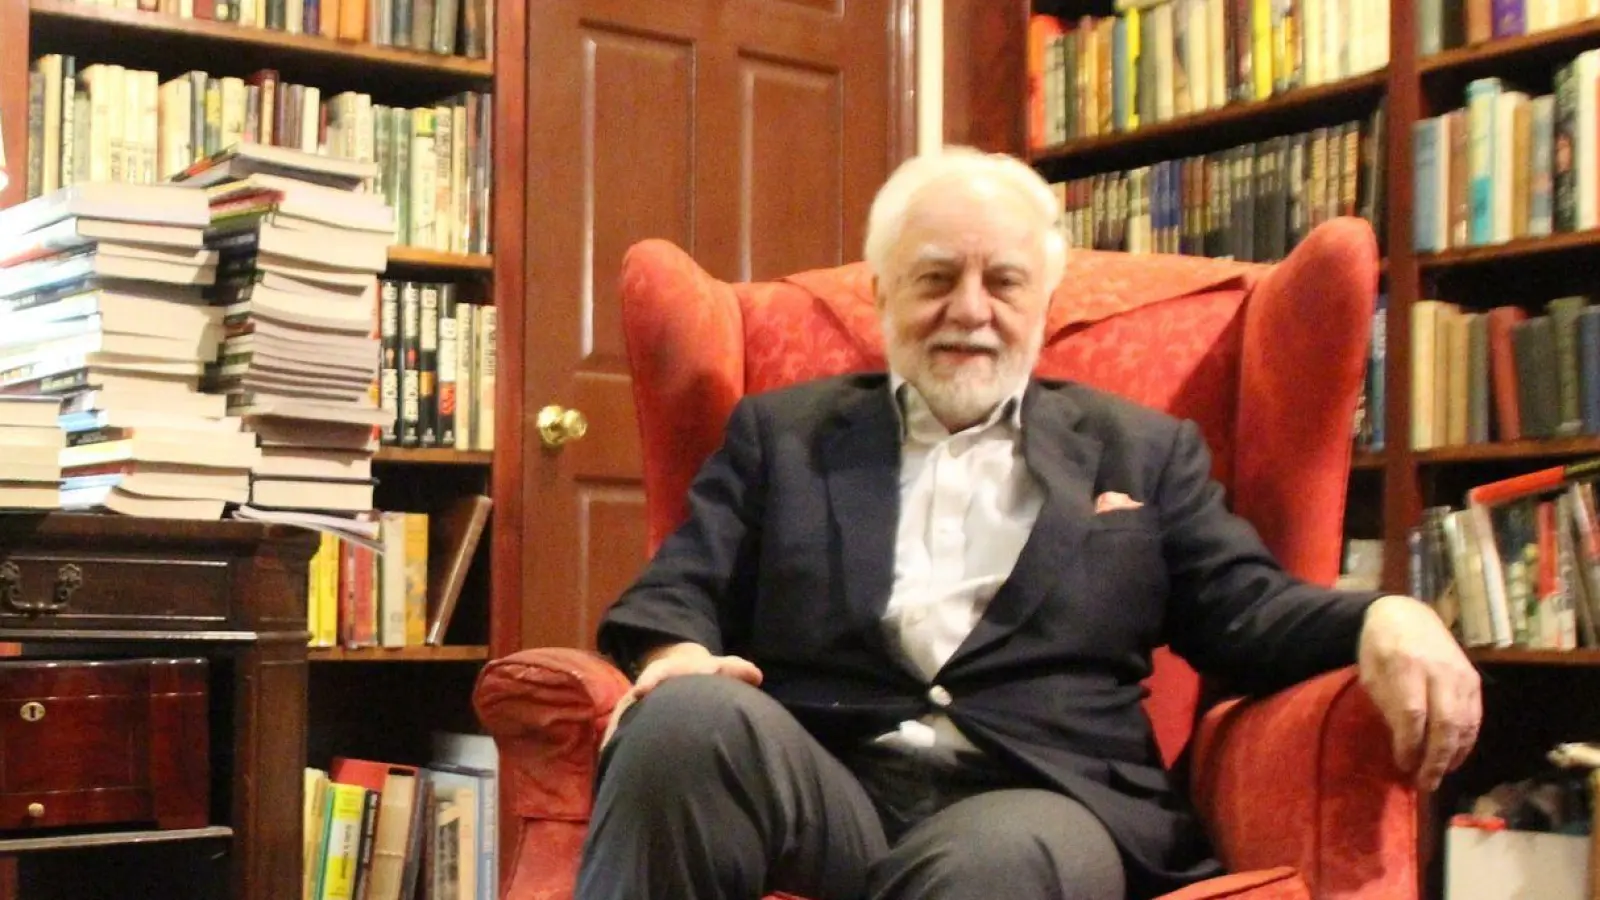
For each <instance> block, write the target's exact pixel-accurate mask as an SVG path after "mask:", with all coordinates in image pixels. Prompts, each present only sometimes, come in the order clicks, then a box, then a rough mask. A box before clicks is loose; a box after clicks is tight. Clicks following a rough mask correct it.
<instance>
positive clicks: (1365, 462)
mask: <svg viewBox="0 0 1600 900" xmlns="http://www.w3.org/2000/svg"><path fill="white" fill-rule="evenodd" d="M1384 459H1385V457H1384V454H1383V452H1382V451H1379V452H1376V453H1374V452H1372V451H1370V450H1357V451H1356V453H1355V455H1354V456H1352V457H1351V458H1350V468H1352V469H1354V470H1356V471H1362V472H1371V471H1382V470H1383V465H1384Z"/></svg>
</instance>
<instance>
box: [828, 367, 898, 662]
mask: <svg viewBox="0 0 1600 900" xmlns="http://www.w3.org/2000/svg"><path fill="white" fill-rule="evenodd" d="M893 402H894V401H893V398H892V397H891V396H890V394H889V390H888V386H887V381H886V380H885V379H881V378H878V379H871V380H863V382H862V383H861V389H860V390H859V391H858V392H857V393H856V395H855V396H853V397H851V398H850V399H848V400H847V401H845V403H844V404H842V405H841V407H840V409H839V413H838V419H837V420H836V422H835V425H834V428H833V430H832V431H831V432H829V433H828V434H827V435H826V436H825V437H824V438H823V442H822V447H821V450H822V454H821V461H822V467H823V471H824V478H825V481H826V484H827V490H828V508H829V510H830V512H831V513H832V520H833V521H832V526H833V528H832V530H833V534H832V535H831V537H832V545H833V548H834V550H835V552H837V553H838V554H839V558H840V560H841V562H842V566H841V574H842V577H843V579H844V584H845V598H846V602H847V603H848V604H849V606H850V608H851V610H852V612H853V613H855V614H857V615H863V616H868V617H870V618H871V619H872V620H873V621H874V622H876V621H877V620H878V619H881V618H882V617H883V612H884V609H885V607H886V606H887V605H888V602H889V592H890V591H891V590H892V589H893V587H894V545H895V534H896V530H897V527H898V523H899V518H900V420H899V418H898V417H897V416H896V415H895V411H894V407H893V405H892V404H893ZM871 633H873V634H878V633H879V629H877V628H876V627H874V628H872V629H871Z"/></svg>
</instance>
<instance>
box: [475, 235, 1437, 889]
mask: <svg viewBox="0 0 1600 900" xmlns="http://www.w3.org/2000/svg"><path fill="white" fill-rule="evenodd" d="M1377 268H1378V260H1377V251H1376V246H1375V243H1374V241H1373V238H1372V233H1371V230H1370V229H1369V227H1368V226H1367V225H1366V223H1364V222H1362V221H1360V220H1357V219H1339V220H1335V221H1332V222H1329V223H1325V224H1323V225H1322V226H1320V227H1319V228H1317V229H1316V230H1315V231H1313V233H1312V234H1311V235H1310V237H1309V238H1308V239H1307V240H1306V241H1305V242H1303V243H1302V244H1301V245H1300V247H1299V248H1297V249H1296V250H1295V251H1294V253H1293V254H1292V255H1291V256H1290V257H1289V258H1288V259H1287V260H1285V261H1284V262H1282V263H1280V264H1277V265H1274V266H1260V265H1249V264H1242V263H1234V262H1227V261H1216V260H1204V259H1195V258H1186V257H1176V256H1130V255H1126V254H1120V253H1100V252H1090V251H1083V252H1075V253H1074V254H1073V255H1072V257H1071V261H1070V264H1069V266H1068V270H1067V277H1066V280H1065V283H1064V284H1063V286H1062V288H1061V290H1060V291H1059V292H1058V295H1057V297H1056V298H1055V301H1054V302H1053V303H1052V304H1051V309H1050V314H1049V318H1048V323H1047V337H1046V342H1045V348H1044V351H1043V356H1042V358H1041V361H1040V363H1039V366H1038V370H1037V371H1038V373H1039V374H1041V375H1043V376H1047V377H1056V378H1070V379H1076V380H1079V381H1083V382H1087V383H1090V384H1093V385H1096V386H1099V387H1103V388H1107V389H1110V390H1113V391H1116V392H1118V393H1120V394H1123V395H1125V396H1128V397H1131V398H1133V399H1135V400H1137V401H1140V402H1142V403H1145V404H1148V405H1150V406H1154V407H1157V408H1161V409H1166V410H1169V411H1171V412H1172V413H1174V414H1176V415H1179V416H1184V417H1187V418H1191V419H1194V420H1195V421H1196V422H1197V423H1198V424H1199V425H1200V427H1201V429H1202V431H1203V432H1204V434H1205V436H1206V439H1207V441H1208V443H1209V444H1210V447H1211V449H1212V451H1213V455H1214V458H1215V468H1216V472H1215V474H1216V476H1217V478H1218V479H1219V480H1220V481H1222V483H1223V484H1225V485H1227V486H1228V488H1229V496H1230V497H1231V498H1232V503H1233V508H1234V509H1235V511H1237V512H1238V513H1240V514H1241V515H1243V516H1245V517H1246V518H1248V519H1249V520H1250V521H1251V522H1252V523H1253V524H1254V525H1255V526H1256V528H1257V529H1258V531H1259V532H1260V533H1261V535H1262V537H1263V538H1264V540H1265V541H1266V543H1267V546H1268V547H1270V548H1271V549H1272V550H1273V551H1274V552H1275V553H1276V554H1277V555H1278V557H1279V559H1281V560H1282V561H1283V563H1284V565H1285V566H1286V567H1287V568H1288V569H1289V570H1291V571H1293V572H1294V573H1296V574H1298V575H1300V576H1301V577H1304V578H1308V579H1311V580H1314V581H1318V582H1322V583H1329V582H1331V581H1332V579H1333V578H1334V576H1335V575H1336V574H1337V572H1338V566H1339V554H1340V532H1341V529H1342V523H1343V510H1344V503H1345V481H1346V478H1347V477H1348V473H1349V465H1350V452H1351V450H1350V430H1351V422H1352V419H1353V415H1354V408H1355V403H1356V398H1357V394H1358V392H1359V386H1360V383H1361V377H1362V371H1363V366H1364V360H1365V356H1366V346H1367V335H1368V332H1369V330H1370V317H1371V314H1372V310H1373V300H1374V295H1375V291H1376V283H1377ZM622 296H623V304H624V306H623V324H624V329H625V331H626V335H627V344H628V354H629V362H630V365H631V369H632V373H633V378H634V396H635V401H636V408H637V414H638V420H639V424H640V429H641V432H642V436H643V446H644V465H645V473H644V477H645V488H646V499H647V506H648V514H649V540H650V549H651V550H652V551H653V550H654V549H655V547H656V546H657V545H658V544H659V543H660V541H661V540H662V538H663V537H664V536H665V535H666V534H667V533H668V532H670V531H671V529H672V528H674V527H675V526H676V524H677V523H678V522H679V521H681V519H682V517H683V514H684V503H683V501H684V495H685V492H686V489H687V486H688V484H689V482H690V480H691V478H692V477H693V475H694V473H695V471H696V470H697V468H698V467H699V465H700V463H701V462H702V460H704V459H705V458H706V457H707V456H708V455H709V454H710V453H711V452H712V451H713V450H714V449H715V447H716V446H717V444H718V442H719V441H720V439H721V434H722V427H723V426H722V423H724V422H725V421H726V419H727V416H728V414H729V412H730V411H731V410H732V408H733V404H734V402H735V401H736V400H737V398H738V397H739V396H741V395H743V394H745V393H754V392H759V391H764V390H769V389H772V388H776V387H780V386H783V385H787V384H790V383H793V382H795V381H799V380H803V379H808V378H814V377H821V376H825V375H831V374H837V373H840V372H846V371H855V370H865V369H878V370H881V369H882V368H883V366H884V360H883V351H882V337H881V334H880V331H879V326H878V318H877V314H876V312H875V311H874V308H873V304H872V298H871V290H870V276H869V273H868V272H867V270H866V268H865V267H864V265H862V264H859V263H857V264H853V265H847V266H843V267H839V268H835V269H828V270H820V271H812V272H805V273H801V274H797V275H793V276H790V277H787V278H783V279H780V280H778V281H775V282H769V283H759V284H739V285H730V284H726V283H723V282H720V281H717V280H716V279H714V278H712V277H711V276H709V275H708V274H707V273H706V272H704V271H703V270H702V269H701V268H700V267H699V266H698V265H696V264H695V262H694V261H693V260H691V259H690V258H689V257H688V256H687V255H685V254H684V253H683V252H682V251H681V250H679V249H678V248H677V247H674V246H672V245H671V244H667V243H665V242H661V241H646V242H644V243H641V244H639V245H637V246H635V247H633V248H632V249H631V250H630V251H629V253H628V255H627V258H626V259H625V260H624V262H623V273H622ZM1149 687H1150V689H1151V692H1150V695H1149V698H1148V700H1147V701H1146V707H1147V710H1148V712H1149V714H1150V716H1151V718H1152V720H1153V722H1154V724H1155V727H1156V732H1157V737H1158V740H1159V743H1160V745H1161V749H1162V752H1163V754H1164V756H1165V757H1166V759H1167V761H1168V763H1169V764H1170V763H1171V762H1172V761H1173V759H1175V758H1176V757H1177V755H1178V753H1179V752H1180V751H1181V750H1182V749H1183V748H1184V746H1185V745H1186V744H1187V743H1188V742H1189V741H1190V740H1191V739H1192V740H1193V741H1194V744H1195V746H1194V751H1195V753H1194V760H1193V763H1194V764H1193V767H1192V778H1191V788H1192V791H1193V796H1194V799H1195V802H1196V804H1197V805H1198V807H1199V809H1200V811H1201V813H1202V816H1203V818H1204V820H1205V821H1206V822H1207V823H1208V827H1209V828H1210V830H1211V831H1210V833H1211V838H1212V841H1213V843H1214V845H1215V847H1216V849H1217V851H1218V853H1219V854H1220V855H1221V858H1222V860H1223V861H1224V863H1225V864H1226V865H1227V866H1228V868H1229V871H1230V872H1234V873H1236V874H1233V875H1230V876H1228V877H1225V878H1221V879H1216V880H1214V881H1209V882H1205V883H1203V884H1198V885H1193V886H1191V887H1190V888H1188V889H1185V890H1183V891H1180V892H1178V893H1176V894H1172V895H1169V900H1180V898H1181V900H1201V898H1218V897H1237V898H1248V900H1289V898H1308V897H1317V898H1351V900H1356V898H1359V900H1378V898H1382V900H1404V898H1414V897H1415V896H1416V895H1417V835H1416V825H1415V822H1416V796H1415V794H1414V792H1413V791H1412V789H1411V788H1410V787H1409V786H1408V784H1407V783H1406V781H1405V779H1404V778H1403V777H1402V776H1401V774H1400V773H1399V772H1398V771H1397V770H1396V769H1395V767H1394V764H1393V762H1392V760H1391V758H1390V754H1389V750H1388V748H1389V740H1388V732H1387V730H1386V728H1385V726H1384V725H1383V722H1382V720H1381V719H1380V718H1379V716H1378V714H1377V712H1376V710H1375V708H1374V707H1373V706H1372V705H1371V704H1370V702H1369V701H1368V699H1367V696H1366V694H1365V692H1364V691H1363V690H1362V689H1361V688H1360V686H1359V685H1358V684H1357V683H1356V680H1355V675H1354V672H1353V671H1352V670H1345V671H1340V672H1335V673H1331V674H1329V675H1325V676H1323V677H1320V678H1317V679H1314V680H1312V681H1310V682H1307V683H1305V684H1302V685H1299V686H1296V687H1294V688H1292V689H1289V690H1286V691H1283V692H1281V693H1279V694H1277V695H1274V696H1272V697H1268V698H1263V699H1259V700H1254V701H1249V702H1240V701H1230V702H1226V703H1223V704H1220V705H1218V706H1216V707H1215V708H1212V709H1210V710H1209V711H1205V714H1204V716H1203V718H1200V719H1199V721H1198V723H1197V716H1198V713H1199V712H1200V710H1198V703H1199V696H1200V685H1199V679H1198V678H1197V677H1196V675H1195V674H1194V672H1193V671H1192V670H1190V669H1189V668H1188V667H1187V666H1186V665H1185V664H1184V663H1183V662H1182V661H1181V660H1179V659H1178V658H1177V657H1175V656H1172V655H1170V654H1166V653H1165V652H1164V651H1163V652H1161V653H1159V654H1158V656H1157V666H1156V671H1155V674H1154V675H1153V676H1152V678H1151V679H1150V682H1149ZM626 688H627V682H626V680H625V679H624V677H623V676H622V675H621V674H620V673H619V672H617V671H616V670H615V669H614V668H612V667H611V666H610V665H608V664H607V663H606V662H604V661H603V660H602V659H600V658H599V657H597V656H595V655H593V654H590V653H586V652H581V651H577V650H569V649H535V650H524V651H522V652H519V653H516V654H513V655H511V656H509V657H506V658H504V659H500V660H496V661H494V662H492V663H490V664H489V665H488V666H487V667H486V668H485V669H484V671H483V673H482V675H481V676H480V678H479V682H478V686H477V690H476V692H475V696H474V702H475V706H476V708H477V712H478V715H479V717H480V718H481V720H482V721H483V723H484V725H485V726H486V727H487V728H488V729H489V730H490V732H491V733H493V735H494V737H495V740H496V742H497V744H498V745H499V748H500V753H501V757H502V771H503V772H504V777H505V779H506V791H507V793H506V800H507V802H508V803H509V804H510V810H511V813H512V815H513V816H514V817H516V818H517V819H518V820H519V821H520V823H521V834H520V836H517V838H516V840H517V850H516V864H515V866H514V867H513V869H512V870H511V872H510V873H509V877H506V878H504V879H503V883H504V885H505V888H504V890H503V893H502V897H504V898H508V900H534V898H538V900H566V898H569V897H570V896H571V893H572V888H573V881H574V877H575V873H576V869H577V861H578V851H579V848H580V845H581V843H582V840H583V834H584V829H585V827H586V824H587V821H588V815H589V808H590V807H589V801H590V793H591V788H592V782H593V776H594V762H595V757H596V752H597V749H598V743H599V736H600V733H601V730H602V729H603V727H604V725H605V722H606V719H607V717H608V715H609V713H610V711H611V709H612V706H613V704H614V703H615V702H616V700H617V698H618V697H619V696H620V695H621V694H622V692H623V691H624V690H625V689H626ZM508 837H509V836H508Z"/></svg>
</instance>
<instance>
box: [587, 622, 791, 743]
mask: <svg viewBox="0 0 1600 900" xmlns="http://www.w3.org/2000/svg"><path fill="white" fill-rule="evenodd" d="M681 675H725V676H727V677H729V678H737V679H739V680H740V681H743V682H744V683H746V684H748V685H750V686H751V687H760V686H761V670H760V669H758V668H756V665H755V663H752V662H751V661H750V660H748V659H745V658H744V657H741V656H715V655H713V654H712V652H711V651H710V650H707V649H706V648H705V647H703V646H701V645H700V644H695V643H682V644H668V645H667V646H665V647H660V648H658V649H656V650H653V651H651V652H650V653H649V655H647V656H646V657H645V665H644V668H643V669H642V670H641V671H640V672H639V678H638V679H637V680H636V681H634V683H633V687H632V688H630V689H629V690H628V692H627V693H626V694H623V695H622V697H621V698H620V699H618V700H617V706H616V708H615V709H613V710H612V711H611V721H610V722H609V723H608V724H607V725H606V733H605V737H604V738H603V739H602V740H601V741H600V746H602V747H604V746H605V745H606V744H609V743H610V742H611V736H612V735H613V734H615V733H616V731H617V723H618V722H619V721H621V719H622V714H623V713H624V712H627V710H628V707H630V706H632V705H633V704H634V703H635V702H636V701H637V700H638V699H639V698H640V697H643V696H644V695H645V694H648V693H650V692H651V691H653V690H655V689H656V688H657V687H659V686H660V685H661V683H662V682H664V681H667V680H669V679H673V678H677V677H679V676H681Z"/></svg>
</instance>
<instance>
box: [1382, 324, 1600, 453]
mask: <svg viewBox="0 0 1600 900" xmlns="http://www.w3.org/2000/svg"><path fill="white" fill-rule="evenodd" d="M1411 359H1412V373H1411V442H1412V446H1413V448H1414V449H1417V450H1426V449H1430V448H1433V447H1451V446H1460V445H1464V444H1479V443H1486V442H1488V441H1514V440H1519V439H1524V438H1556V437H1573V436H1576V435H1581V434H1587V435H1595V434H1600V306H1590V305H1589V301H1588V298H1586V297H1581V296H1573V297H1561V298H1557V299H1555V300H1551V301H1549V302H1548V303H1547V304H1546V306H1545V310H1544V312H1543V313H1541V314H1539V315H1529V314H1528V313H1527V311H1526V310H1524V309H1523V308H1522V307H1518V306H1497V307H1495V308H1493V309H1490V310H1488V311H1486V312H1475V311H1472V310H1463V309H1461V308H1460V307H1459V306H1458V305H1456V304H1454V303H1448V302H1445V301H1442V300H1420V301H1418V302H1416V303H1414V304H1413V305H1412V312H1411Z"/></svg>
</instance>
